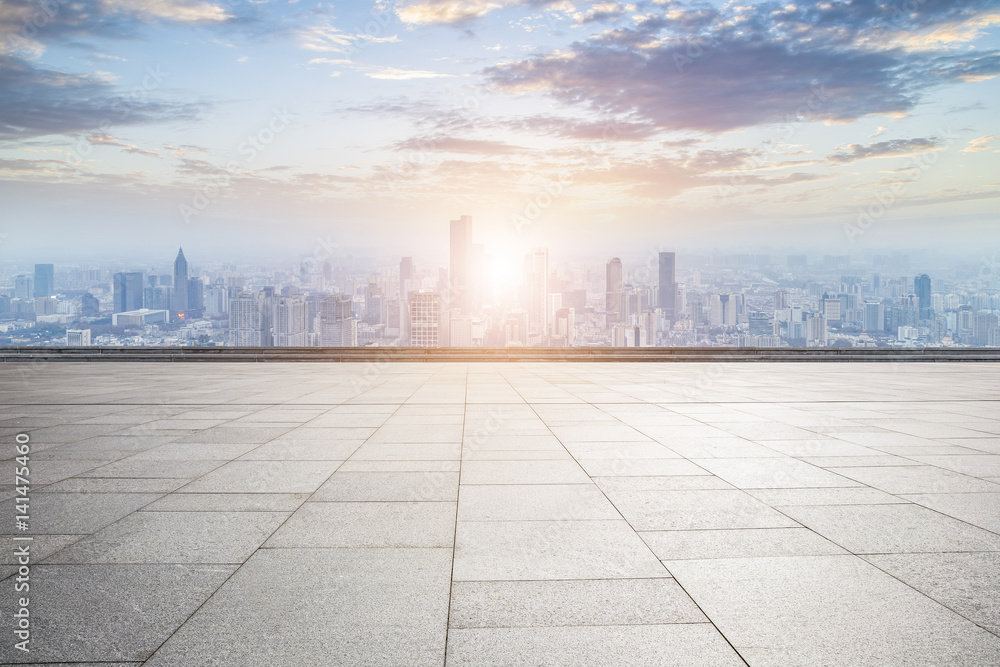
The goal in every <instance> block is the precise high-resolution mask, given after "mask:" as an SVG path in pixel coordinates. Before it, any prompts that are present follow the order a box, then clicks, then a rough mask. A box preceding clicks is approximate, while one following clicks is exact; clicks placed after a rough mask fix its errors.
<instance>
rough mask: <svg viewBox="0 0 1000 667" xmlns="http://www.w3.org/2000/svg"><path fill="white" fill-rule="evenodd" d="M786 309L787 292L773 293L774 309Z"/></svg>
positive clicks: (781, 290)
mask: <svg viewBox="0 0 1000 667" xmlns="http://www.w3.org/2000/svg"><path fill="white" fill-rule="evenodd" d="M787 308H788V292H787V291H785V290H783V289H780V290H778V291H777V292H775V293H774V309H775V310H785V309H787Z"/></svg>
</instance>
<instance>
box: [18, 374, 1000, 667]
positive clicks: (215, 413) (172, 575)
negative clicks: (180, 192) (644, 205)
mask: <svg viewBox="0 0 1000 667" xmlns="http://www.w3.org/2000/svg"><path fill="white" fill-rule="evenodd" d="M0 398H2V406H3V407H2V408H0V459H2V464H0V465H2V470H3V472H2V475H3V478H0V492H2V495H0V516H2V517H5V518H3V519H2V520H0V534H2V535H5V537H4V544H5V547H4V549H3V552H2V557H0V576H3V577H6V579H5V581H4V582H3V584H2V586H3V594H2V595H0V599H2V600H3V604H4V607H3V612H2V613H3V614H4V618H5V619H7V620H6V621H5V622H4V623H5V624H6V626H7V631H6V633H5V639H4V640H3V642H2V643H0V664H24V663H36V664H75V665H90V666H94V665H97V664H100V665H104V666H105V667H107V666H109V665H131V666H137V665H149V666H150V667H209V666H227V667H229V666H231V667H247V666H256V665H261V666H267V667H309V666H317V667H318V666H328V665H345V666H351V667H354V666H359V665H400V666H406V667H410V666H419V665H445V664H447V665H455V666H459V665H526V666H527V665H544V666H549V665H567V666H570V665H572V666H574V667H575V666H577V665H593V666H595V667H604V666H608V665H643V666H645V665H690V666H692V667H712V666H715V665H719V666H723V665H744V664H749V665H755V666H756V665H762V666H763V665H775V666H781V667H786V666H790V665H851V666H856V665H871V666H879V667H882V666H896V665H900V666H902V665H906V666H909V665H928V666H930V665H934V666H938V665H963V666H964V665H974V666H980V665H996V664H1000V621H998V620H997V619H998V618H1000V366H997V365H989V364H919V363H895V364H891V363H870V364H842V363H834V364H807V363H788V364H765V363H745V364H670V363H664V364H627V363H608V364H571V363H534V364H531V363H529V364H485V363H484V364H467V363H455V364H445V363H440V364H439V363H425V364H402V363H398V364H385V363H374V362H373V363H370V364H278V363H268V364H238V363H192V364H165V363H164V364H155V363H154V364H127V363H108V364H101V363H77V364H73V363H50V364H33V363H32V364H29V363H24V364H21V363H8V364H3V365H2V366H0ZM18 433H27V434H29V436H30V439H31V440H30V445H31V453H30V462H29V468H30V480H31V482H32V489H31V492H30V495H29V504H30V513H29V517H30V518H29V529H28V530H27V531H20V530H18V529H17V528H16V523H15V521H16V518H17V514H16V511H17V510H16V507H15V505H16V503H17V502H18V500H17V499H16V498H15V494H16V491H15V489H14V478H15V470H16V467H17V466H18V465H19V464H18V463H17V462H16V461H15V460H14V459H15V456H16V452H15V445H14V439H15V436H16V435H17V434H18ZM27 536H31V537H33V540H32V541H31V543H30V544H31V563H30V595H29V599H30V602H29V608H30V619H31V626H30V627H31V632H32V635H31V642H30V649H31V651H30V653H26V652H23V651H20V650H18V649H16V648H15V645H14V642H15V639H14V638H13V637H14V635H13V630H14V627H13V623H14V621H13V620H11V619H12V618H13V616H12V614H13V612H14V610H15V608H16V606H17V604H16V603H17V599H18V598H19V597H21V596H22V595H24V594H23V593H21V592H15V584H16V583H17V577H19V576H22V575H21V574H18V569H17V568H18V563H17V559H16V558H15V556H14V548H15V545H19V544H23V543H24V542H23V541H15V537H22V538H23V537H27Z"/></svg>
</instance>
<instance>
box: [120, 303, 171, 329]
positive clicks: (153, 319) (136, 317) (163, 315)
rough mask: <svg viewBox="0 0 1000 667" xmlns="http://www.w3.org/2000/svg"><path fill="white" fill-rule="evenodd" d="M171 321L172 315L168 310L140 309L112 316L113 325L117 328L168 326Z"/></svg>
mask: <svg viewBox="0 0 1000 667" xmlns="http://www.w3.org/2000/svg"><path fill="white" fill-rule="evenodd" d="M169 321H170V313H169V312H168V311H166V310H150V309H149V308H140V309H138V310H130V311H126V312H123V313H114V314H113V315H112V316H111V325H112V326H115V327H143V326H146V325H147V324H166V323H167V322H169Z"/></svg>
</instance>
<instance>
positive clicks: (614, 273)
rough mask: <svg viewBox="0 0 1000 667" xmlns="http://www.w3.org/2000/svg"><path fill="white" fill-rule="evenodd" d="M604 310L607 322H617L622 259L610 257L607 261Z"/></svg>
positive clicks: (619, 316) (620, 297)
mask: <svg viewBox="0 0 1000 667" xmlns="http://www.w3.org/2000/svg"><path fill="white" fill-rule="evenodd" d="M604 312H605V313H607V316H608V322H609V323H610V322H617V321H618V320H620V319H621V314H622V261H621V260H620V259H618V258H617V257H612V258H611V260H610V261H609V262H608V279H607V286H606V287H605V300H604Z"/></svg>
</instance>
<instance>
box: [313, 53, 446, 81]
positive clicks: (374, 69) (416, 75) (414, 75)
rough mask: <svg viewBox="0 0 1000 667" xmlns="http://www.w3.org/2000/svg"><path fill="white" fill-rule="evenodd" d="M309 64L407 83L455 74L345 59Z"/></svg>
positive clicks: (316, 61)
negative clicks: (336, 67) (411, 80)
mask: <svg viewBox="0 0 1000 667" xmlns="http://www.w3.org/2000/svg"><path fill="white" fill-rule="evenodd" d="M309 64H310V65H336V66H339V67H346V68H348V69H353V70H356V71H359V72H361V73H362V74H364V75H365V76H367V77H368V78H370V79H389V80H393V81H405V80H408V79H441V78H450V77H453V76H454V74H444V73H442V72H433V71H430V70H421V69H400V68H398V67H389V66H386V65H368V64H366V63H357V62H354V61H353V60H348V59H343V58H313V59H312V60H310V61H309ZM331 76H340V72H334V73H332V74H331Z"/></svg>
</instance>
